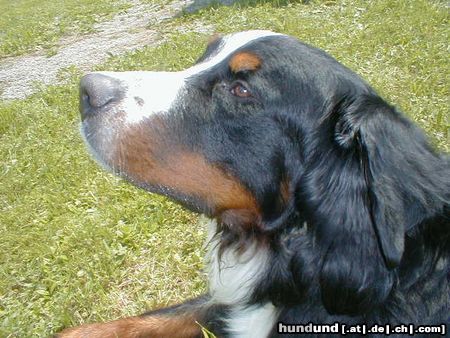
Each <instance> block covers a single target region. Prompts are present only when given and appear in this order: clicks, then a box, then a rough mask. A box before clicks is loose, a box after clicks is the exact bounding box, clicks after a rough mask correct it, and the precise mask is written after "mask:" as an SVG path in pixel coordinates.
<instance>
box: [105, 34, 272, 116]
mask: <svg viewBox="0 0 450 338" xmlns="http://www.w3.org/2000/svg"><path fill="white" fill-rule="evenodd" d="M273 35H280V34H278V33H273V32H270V31H263V30H254V31H245V32H239V33H235V34H231V35H227V36H225V37H223V38H222V43H221V44H220V46H219V47H218V50H217V51H216V53H215V54H214V55H212V56H211V57H210V58H208V59H206V60H205V61H204V62H202V63H199V64H197V65H194V66H192V67H190V68H188V69H186V70H183V71H180V72H145V71H142V72H100V73H101V74H104V75H107V76H110V77H113V78H116V79H118V80H120V81H121V82H122V85H123V86H124V90H125V96H124V98H123V99H122V101H121V102H120V103H119V109H121V110H123V111H124V112H125V114H126V122H128V123H137V122H139V121H141V120H142V119H144V118H146V117H149V116H152V115H154V114H158V113H164V112H167V111H168V110H169V109H170V107H171V106H172V105H173V104H174V102H176V101H177V99H182V96H183V88H184V87H185V84H186V80H187V79H188V78H189V77H191V76H193V75H196V74H199V73H201V72H203V71H206V70H208V69H210V68H211V67H213V66H215V65H217V64H218V63H220V62H221V61H223V60H225V59H226V58H227V57H228V56H229V55H230V54H232V53H233V52H234V51H236V50H237V49H238V48H240V47H242V46H244V45H246V44H247V43H249V42H251V41H253V40H256V39H259V38H262V37H266V36H273Z"/></svg>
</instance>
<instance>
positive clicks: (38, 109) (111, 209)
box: [0, 0, 450, 337]
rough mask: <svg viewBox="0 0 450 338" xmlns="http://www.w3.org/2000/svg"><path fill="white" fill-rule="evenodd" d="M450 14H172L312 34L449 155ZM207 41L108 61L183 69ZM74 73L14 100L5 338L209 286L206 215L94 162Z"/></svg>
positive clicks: (436, 9)
mask: <svg viewBox="0 0 450 338" xmlns="http://www.w3.org/2000/svg"><path fill="white" fill-rule="evenodd" d="M0 1H4V0H0ZM40 2H41V3H44V4H45V5H47V2H46V1H42V0H41V1H40ZM50 4H51V3H50V2H48V5H50ZM44 8H45V7H44ZM447 13H448V11H447V10H446V9H445V3H444V2H438V1H425V0H416V1H407V0H398V1H389V0H377V1H375V0H374V1H363V0H352V1H350V0H343V1H316V2H314V1H313V2H310V3H309V4H302V3H301V2H295V3H289V4H287V5H278V6H274V5H272V4H271V3H268V2H267V1H263V2H261V3H259V4H250V5H247V6H242V7H241V8H236V7H211V8H208V9H204V10H201V11H200V12H198V13H196V14H193V15H185V16H182V17H179V18H176V19H173V20H172V21H170V22H168V23H167V22H166V23H165V24H166V25H169V26H170V25H173V26H174V27H179V26H181V25H182V26H185V27H186V29H185V31H189V27H198V26H199V25H211V26H213V27H215V29H216V30H217V31H221V32H231V31H237V30H243V29H252V28H259V29H272V30H276V31H280V32H284V33H288V34H292V35H295V36H298V37H299V38H301V39H302V40H304V41H306V42H308V43H311V44H314V45H317V46H319V47H321V48H324V49H326V50H327V51H328V52H330V53H331V54H332V55H334V56H335V57H336V58H337V59H339V60H340V61H341V62H343V63H344V64H346V65H347V66H349V67H351V68H352V69H354V70H356V71H357V72H358V73H359V74H361V75H362V76H363V77H365V78H366V79H367V80H368V81H369V82H370V83H371V84H373V85H374V86H375V87H376V88H377V89H378V91H379V92H380V93H381V94H382V95H383V96H385V97H386V98H387V99H388V100H390V101H391V102H394V103H396V104H398V105H399V106H400V107H401V109H402V110H404V111H405V112H407V113H408V114H409V115H410V116H411V118H413V119H414V120H416V121H417V122H418V123H419V124H420V125H421V126H422V127H423V128H425V129H426V131H427V132H428V134H429V135H430V137H431V138H432V140H433V142H434V143H435V144H436V146H438V147H439V148H440V149H441V150H446V151H448V150H449V141H448V130H449V125H448V120H447V118H448V94H449V93H448V86H447V79H448V76H449V74H448V72H449V69H450V67H449V64H448V57H447V54H446V53H447V52H446V48H447V44H448V33H449V28H448V27H449V26H448V14H447ZM0 20H2V19H0ZM2 31H3V26H2ZM167 31H170V27H168V28H167ZM207 39H208V37H207V36H205V35H202V34H197V33H188V34H180V33H178V34H175V33H173V34H168V35H167V40H166V42H165V43H163V44H162V45H160V46H158V47H156V48H152V47H147V48H143V49H141V50H139V51H135V52H132V53H129V54H128V55H126V56H123V57H113V58H111V59H110V60H109V61H108V62H107V63H106V64H103V65H99V66H98V69H112V70H124V69H163V70H178V69H182V68H184V67H186V66H188V65H189V64H191V63H192V62H193V61H194V60H195V59H196V58H197V56H198V55H199V54H200V53H201V51H202V49H203V47H204V43H205V41H207ZM62 76H63V77H65V78H66V84H65V85H61V86H50V87H44V88H41V90H40V92H39V93H37V94H35V95H33V96H32V97H30V98H28V99H25V100H17V101H10V102H0V238H1V241H0V252H1V253H2V254H1V255H0V337H45V336H48V335H50V334H51V333H53V332H55V331H57V330H59V329H61V328H62V327H65V326H70V325H76V324H79V323H83V322H92V321H102V320H110V319H115V318H117V317H120V316H126V315H134V314H138V313H140V312H142V311H144V310H145V309H148V308H152V307H155V306H160V305H166V304H169V303H173V302H176V301H180V300H182V299H185V298H187V297H190V296H195V295H197V294H199V293H201V292H203V291H204V290H205V284H204V276H203V274H202V273H201V272H199V270H200V269H201V267H202V258H201V257H202V256H203V250H202V248H201V243H202V241H203V239H204V236H205V234H204V230H203V227H202V226H201V225H200V224H199V221H198V219H197V217H196V216H195V215H192V214H190V213H188V212H186V211H184V210H182V209H181V208H180V207H178V206H177V205H175V204H173V203H171V202H170V201H168V200H167V199H165V198H162V197H159V196H156V195H151V194H147V193H145V192H143V191H140V190H138V189H136V188H134V187H131V186H130V185H128V184H126V183H125V182H123V181H122V180H119V179H117V178H115V177H113V176H112V175H110V174H108V173H106V172H104V171H102V170H101V169H100V168H99V167H98V166H97V165H96V164H95V163H94V162H93V161H92V160H91V159H90V158H89V155H88V154H87V152H86V150H85V148H84V145H83V144H82V140H81V138H80V136H79V133H78V113H77V111H78V107H77V105H78V98H77V83H78V79H79V76H80V73H79V71H77V69H76V68H74V67H73V68H70V69H68V70H67V71H66V72H65V73H64V74H62Z"/></svg>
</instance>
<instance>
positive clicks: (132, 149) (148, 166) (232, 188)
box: [114, 130, 260, 216]
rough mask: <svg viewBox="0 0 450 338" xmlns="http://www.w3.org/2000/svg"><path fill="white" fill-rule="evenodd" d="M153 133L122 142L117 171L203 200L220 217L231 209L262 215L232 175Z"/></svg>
mask: <svg viewBox="0 0 450 338" xmlns="http://www.w3.org/2000/svg"><path fill="white" fill-rule="evenodd" d="M150 134H151V133H148V132H147V133H144V132H143V131H139V130H135V131H134V132H133V133H132V135H130V134H129V135H128V136H127V137H124V138H123V139H122V140H121V141H120V142H119V147H118V149H119V150H118V153H117V154H116V159H115V160H114V162H115V163H116V165H115V166H116V167H118V168H119V169H120V170H121V171H123V172H125V173H126V174H127V175H129V176H130V177H131V178H132V179H134V180H136V181H137V182H140V183H146V184H150V185H156V186H163V187H166V188H170V189H173V190H175V191H177V192H179V193H182V194H184V195H187V196H195V197H196V198H199V199H201V200H202V201H204V203H205V204H206V205H207V206H208V208H209V209H210V210H211V212H212V215H211V216H217V215H219V214H220V213H222V212H223V211H225V210H229V209H245V210H248V211H250V212H251V213H252V214H254V215H259V214H260V212H259V208H258V206H257V203H256V200H255V198H254V196H253V195H252V194H251V193H250V192H249V191H248V190H247V189H246V188H245V187H244V186H243V185H242V184H241V183H240V182H239V181H238V180H237V179H236V178H235V177H233V176H232V175H230V174H228V173H226V172H225V171H223V170H222V169H220V168H218V167H216V166H214V165H212V164H211V163H208V162H207V161H206V159H205V158H204V157H203V156H202V155H201V154H198V153H194V152H189V151H184V150H181V149H180V148H179V147H178V148H175V149H172V148H171V147H170V145H168V144H167V143H165V142H162V141H161V140H160V139H158V137H155V135H154V134H153V136H152V137H151V136H149V135H150Z"/></svg>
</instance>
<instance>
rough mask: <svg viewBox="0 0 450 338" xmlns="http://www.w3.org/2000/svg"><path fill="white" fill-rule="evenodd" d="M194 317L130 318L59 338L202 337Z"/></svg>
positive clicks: (68, 332) (65, 333) (79, 329)
mask: <svg viewBox="0 0 450 338" xmlns="http://www.w3.org/2000/svg"><path fill="white" fill-rule="evenodd" d="M200 333H201V331H200V327H199V325H198V324H197V323H196V322H195V318H194V317H193V316H178V317H162V316H147V317H146V316H142V317H129V318H124V319H119V320H115V321H112V322H107V323H95V324H87V325H82V326H79V327H75V328H72V329H67V330H64V331H63V332H61V333H60V334H58V335H57V337H58V338H117V337H120V338H144V337H145V338H153V337H154V338H173V337H179V338H191V337H192V338H193V337H198V336H199V335H200Z"/></svg>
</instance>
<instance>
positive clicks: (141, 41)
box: [0, 0, 212, 100]
mask: <svg viewBox="0 0 450 338" xmlns="http://www.w3.org/2000/svg"><path fill="white" fill-rule="evenodd" d="M197 1H198V0H197ZM130 2H131V3H132V4H133V6H132V7H131V8H130V9H129V10H127V11H126V12H124V13H121V14H118V15H116V16H115V17H114V18H113V20H111V21H107V22H103V23H100V24H98V25H96V26H94V30H95V32H96V33H93V34H89V35H83V36H70V37H66V38H63V39H61V41H60V44H59V48H58V52H57V54H55V55H53V56H50V57H49V56H46V55H45V54H44V53H43V52H41V53H35V54H32V55H25V56H19V57H11V58H6V59H3V60H0V99H3V100H10V99H22V98H25V97H27V96H28V95H30V94H32V93H33V92H34V91H35V90H36V86H35V84H36V83H40V84H44V85H49V84H55V83H57V75H58V73H59V71H60V70H61V69H63V68H66V67H69V66H71V65H75V66H76V67H77V68H79V69H81V70H83V71H89V70H91V69H92V68H93V67H94V66H95V65H96V64H99V63H101V62H103V61H105V60H106V59H107V58H108V57H109V56H111V55H120V54H123V53H125V52H128V51H131V50H133V49H136V48H139V47H142V46H145V45H156V44H158V43H161V42H162V41H163V40H164V36H163V35H162V34H161V33H160V32H159V30H158V28H160V26H161V25H160V24H161V23H162V22H163V21H164V20H167V19H170V18H173V17H174V16H175V15H176V14H177V13H179V12H180V11H181V10H182V9H183V8H189V6H191V5H192V4H194V3H196V1H193V0H174V1H172V2H170V3H169V4H167V5H160V4H144V3H141V2H140V1H137V0H130ZM198 30H199V31H204V32H210V31H212V29H211V28H208V27H199V28H198Z"/></svg>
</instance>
